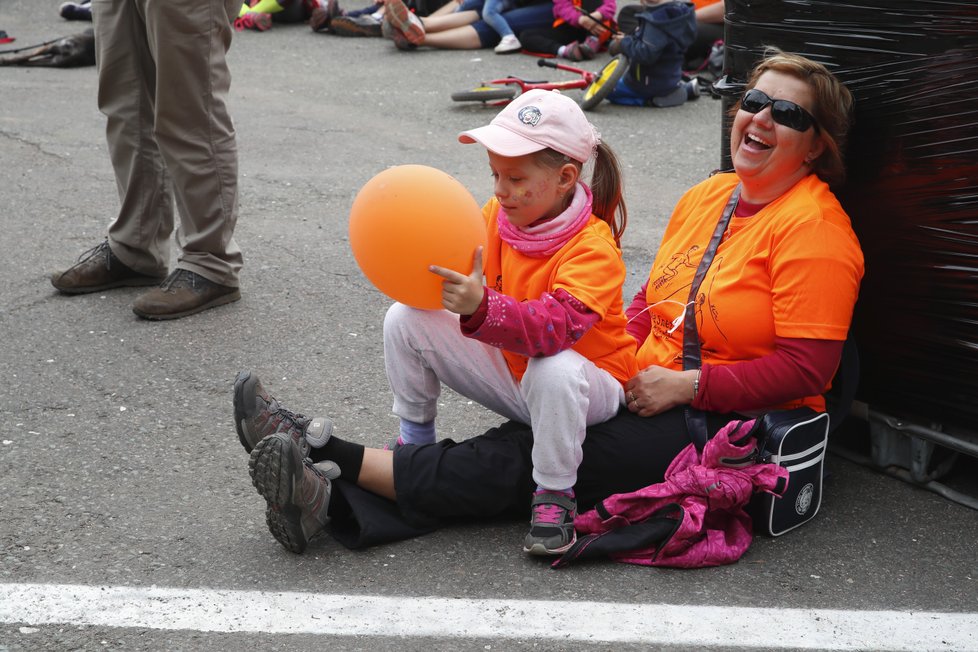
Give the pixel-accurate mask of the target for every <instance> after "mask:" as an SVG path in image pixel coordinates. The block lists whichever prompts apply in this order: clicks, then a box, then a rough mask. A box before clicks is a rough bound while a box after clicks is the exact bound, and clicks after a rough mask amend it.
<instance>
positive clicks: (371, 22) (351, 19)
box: [330, 15, 383, 36]
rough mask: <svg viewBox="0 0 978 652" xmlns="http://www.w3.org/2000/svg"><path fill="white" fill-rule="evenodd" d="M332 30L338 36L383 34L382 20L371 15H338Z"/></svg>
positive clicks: (331, 25)
mask: <svg viewBox="0 0 978 652" xmlns="http://www.w3.org/2000/svg"><path fill="white" fill-rule="evenodd" d="M330 31H332V32H333V33H334V34H336V35H337V36H383V30H382V28H381V23H380V21H379V20H377V19H376V18H374V17H373V16H370V15H362V16H337V17H336V18H334V19H333V22H331V23H330Z"/></svg>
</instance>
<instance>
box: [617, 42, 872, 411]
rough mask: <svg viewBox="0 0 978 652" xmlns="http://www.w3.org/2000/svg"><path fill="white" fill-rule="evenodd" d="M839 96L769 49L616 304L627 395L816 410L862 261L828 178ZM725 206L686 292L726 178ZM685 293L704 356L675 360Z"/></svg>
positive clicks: (840, 91)
mask: <svg viewBox="0 0 978 652" xmlns="http://www.w3.org/2000/svg"><path fill="white" fill-rule="evenodd" d="M851 106H852V97H851V95H850V94H849V92H848V90H847V89H846V88H845V86H843V85H842V84H840V83H839V82H838V81H837V80H836V79H835V77H833V76H832V75H831V73H829V71H828V70H827V69H826V68H825V67H824V66H822V65H821V64H818V63H815V62H813V61H810V60H808V59H805V58H804V57H800V56H797V55H792V54H786V53H783V52H780V51H771V52H770V53H769V56H768V57H767V58H765V60H764V61H762V62H761V63H760V64H759V65H758V66H757V67H756V68H755V70H754V71H753V73H752V75H751V78H750V80H749V81H748V83H747V91H746V92H745V94H744V96H743V99H742V100H741V102H740V104H739V105H738V106H737V107H735V108H734V110H733V115H732V118H733V120H732V127H731V133H730V152H731V159H732V161H733V167H734V171H733V172H732V173H726V174H717V175H714V176H713V177H711V178H710V179H708V180H706V181H704V182H702V183H700V184H698V185H697V186H695V187H694V188H692V189H691V190H689V191H688V192H687V193H686V195H685V196H684V197H683V198H682V199H681V200H680V201H679V203H678V205H677V206H676V208H675V211H674V212H673V215H672V218H671V219H670V221H669V224H668V226H667V227H666V231H665V234H664V235H663V239H662V244H661V245H660V247H659V251H658V255H657V257H656V260H655V262H654V263H653V265H652V271H651V274H650V276H649V280H648V282H647V283H646V284H645V286H643V288H642V289H641V290H640V291H639V293H638V294H637V295H636V297H635V299H634V301H633V303H632V305H631V306H630V308H629V310H628V315H629V318H630V319H631V320H632V321H631V322H630V324H629V332H630V333H631V334H632V336H633V337H635V338H636V340H637V341H639V342H641V344H640V345H639V351H638V361H639V368H640V369H643V371H641V372H640V373H639V374H638V375H637V376H635V378H633V379H632V380H631V381H629V383H628V384H627V385H626V387H625V390H626V398H627V399H628V408H629V410H631V411H632V412H634V413H636V414H638V415H640V416H652V415H655V414H659V413H661V412H663V411H665V410H668V409H670V408H673V407H675V406H678V405H684V404H692V405H693V407H695V408H698V409H700V410H704V411H709V412H717V413H725V412H737V413H750V412H752V411H767V410H770V409H773V408H792V407H799V406H802V405H807V406H809V407H811V408H813V409H815V410H819V411H822V410H824V409H825V402H824V399H823V397H822V394H823V393H824V392H825V390H826V389H827V388H828V385H829V382H830V380H831V379H832V376H833V374H834V373H835V369H836V367H837V366H838V363H839V359H840V357H841V354H842V345H843V343H844V341H845V339H846V336H847V334H848V329H849V322H850V320H851V318H852V309H853V305H854V304H855V301H856V295H857V293H858V289H859V282H860V280H861V278H862V273H863V259H862V252H861V251H860V248H859V243H858V241H857V240H856V236H855V234H854V233H853V231H852V228H851V226H850V223H849V217H848V216H847V215H846V214H845V212H844V211H843V209H842V207H841V206H840V205H839V202H838V200H837V199H836V198H835V195H834V194H833V193H832V190H831V186H832V185H836V184H839V183H841V182H842V181H843V180H844V176H845V172H844V166H843V161H842V156H841V150H842V148H843V146H844V144H845V138H846V133H847V130H848V125H849V112H850V109H851ZM738 187H739V188H740V198H739V200H737V203H736V207H735V208H734V211H733V215H732V218H731V219H730V221H729V225H728V226H727V228H726V230H725V231H724V233H723V236H722V239H721V240H720V245H719V247H718V248H717V249H716V254H715V258H714V260H713V263H712V264H711V266H710V268H709V270H708V271H707V273H706V276H705V277H704V278H703V280H702V282H701V284H700V286H699V290H698V292H697V294H696V296H695V298H693V297H689V296H688V293H689V288H690V284H691V282H692V279H693V274H694V273H695V271H696V266H697V264H698V262H699V260H700V258H701V257H702V252H703V250H704V249H705V248H706V246H707V244H708V243H709V241H710V238H711V236H712V235H713V232H714V229H715V227H716V226H717V221H718V218H719V217H720V215H721V214H722V213H723V211H724V207H725V205H726V204H727V202H728V200H729V199H730V197H731V195H732V193H733V192H734V189H735V188H738ZM691 300H692V301H694V302H695V311H694V312H695V315H696V328H697V331H698V333H699V336H700V344H701V358H702V361H703V366H702V368H701V369H698V370H690V371H683V370H682V369H683V366H682V358H683V350H682V347H683V328H682V327H681V326H680V324H679V322H680V320H681V319H682V318H683V316H684V315H685V314H686V312H685V310H686V304H687V302H689V301H691Z"/></svg>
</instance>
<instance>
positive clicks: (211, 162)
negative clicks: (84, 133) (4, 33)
mask: <svg viewBox="0 0 978 652" xmlns="http://www.w3.org/2000/svg"><path fill="white" fill-rule="evenodd" d="M240 8H241V0H93V2H92V18H93V22H94V25H95V44H96V48H97V54H96V57H97V65H98V80H99V82H98V105H99V109H100V110H101V111H102V113H104V114H105V116H106V117H107V118H108V123H107V125H106V136H107V140H108V145H109V156H110V157H111V160H112V167H113V168H114V170H115V176H116V183H117V186H118V190H119V197H120V199H121V202H122V206H121V208H120V210H119V214H118V216H117V217H116V219H115V220H114V221H113V222H112V224H111V225H110V226H109V233H108V237H109V245H110V247H111V248H112V251H113V253H114V254H115V255H116V256H118V257H119V259H121V260H122V262H123V263H125V264H126V265H127V266H129V267H131V268H132V269H134V270H136V271H138V272H142V273H144V274H153V275H159V274H162V273H163V272H164V271H165V270H166V268H167V265H168V262H169V249H168V248H169V239H170V234H171V233H172V232H173V227H174V219H173V208H174V207H173V203H174V200H175V201H176V208H177V210H178V211H179V213H180V226H179V228H178V229H177V235H176V240H177V245H178V246H179V247H180V250H181V251H180V254H179V257H178V266H179V267H181V268H183V269H189V270H190V271H193V272H196V273H198V274H200V275H201V276H204V277H206V278H207V279H209V280H211V281H214V282H216V283H220V284H221V285H228V286H237V285H238V273H239V271H240V269H241V264H242V259H241V251H240V249H238V245H237V244H236V243H235V241H234V237H233V234H234V225H235V221H236V220H237V215H238V153H237V145H236V142H235V135H234V126H233V125H232V123H231V116H230V115H229V114H228V110H227V94H228V89H229V88H230V85H231V74H230V72H229V71H228V66H227V61H226V59H225V54H226V53H227V50H228V47H230V45H231V34H232V31H233V30H232V27H231V21H232V20H233V18H234V17H235V16H237V13H238V10H239V9H240Z"/></svg>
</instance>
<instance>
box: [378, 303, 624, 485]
mask: <svg viewBox="0 0 978 652" xmlns="http://www.w3.org/2000/svg"><path fill="white" fill-rule="evenodd" d="M384 364H385V366H386V368H387V379H388V381H389V382H390V386H391V391H393V393H394V408H393V410H394V414H395V415H397V416H398V417H400V418H402V419H407V420H409V421H415V422H417V423H424V422H427V421H432V420H433V419H434V418H435V416H436V414H437V402H438V396H439V394H440V393H441V384H442V383H445V384H446V385H448V386H449V387H451V388H452V389H453V390H455V391H456V392H458V393H459V394H462V395H463V396H466V397H468V398H470V399H472V400H473V401H477V402H478V403H480V404H481V405H483V406H485V407H487V408H488V409H490V410H492V411H493V412H496V413H497V414H500V415H502V416H504V417H506V418H508V419H513V420H516V421H521V422H523V423H527V424H529V425H530V426H531V427H532V428H533V479H534V481H536V483H537V484H539V485H540V486H542V487H545V488H547V489H565V488H569V487H573V486H574V484H575V483H576V482H577V467H578V466H580V463H581V459H582V453H581V444H582V443H583V442H584V433H585V427H586V426H588V425H592V424H595V423H601V422H602V421H607V420H608V419H610V418H611V417H613V416H614V415H615V414H616V413H617V412H618V408H619V406H620V405H621V404H622V403H623V402H624V399H625V392H624V390H623V389H622V386H621V383H619V382H618V380H616V379H615V377H614V376H612V375H611V374H610V373H608V372H607V371H605V370H603V369H600V368H599V367H597V366H596V365H595V364H594V363H593V362H591V361H590V360H588V359H587V358H585V357H584V356H582V355H581V354H579V353H577V352H576V351H573V350H570V349H567V350H564V351H561V352H560V353H558V354H557V355H553V356H548V357H543V358H530V361H529V366H528V367H527V370H526V373H525V374H524V376H523V380H522V382H517V380H516V379H515V378H513V375H512V374H511V373H510V371H509V367H508V366H507V365H506V359H505V358H504V357H503V354H502V351H501V350H499V349H497V348H495V347H492V346H489V345H487V344H483V343H482V342H479V341H478V340H474V339H471V338H468V337H465V336H464V335H462V332H461V330H460V329H459V323H458V316H457V315H454V314H452V313H450V312H448V311H446V310H417V309H415V308H410V307H408V306H405V305H403V304H400V303H396V304H394V305H393V306H391V307H390V309H389V310H388V311H387V316H386V318H385V319H384Z"/></svg>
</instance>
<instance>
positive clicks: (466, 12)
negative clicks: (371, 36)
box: [383, 0, 553, 50]
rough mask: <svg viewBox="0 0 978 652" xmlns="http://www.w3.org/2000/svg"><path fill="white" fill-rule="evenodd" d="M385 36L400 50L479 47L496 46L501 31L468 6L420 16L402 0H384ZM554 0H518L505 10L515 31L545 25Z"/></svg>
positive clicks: (470, 48)
mask: <svg viewBox="0 0 978 652" xmlns="http://www.w3.org/2000/svg"><path fill="white" fill-rule="evenodd" d="M385 4H386V8H385V11H384V24H383V29H384V36H386V37H387V38H389V39H391V40H392V41H394V45H395V46H396V47H397V48H398V49H399V50H413V49H415V48H417V47H419V46H420V47H432V48H442V49H447V50H479V49H482V48H491V47H495V46H496V45H497V44H498V43H499V42H500V37H499V34H498V33H497V32H496V30H494V29H493V28H492V27H490V26H489V24H488V23H486V22H485V21H484V20H481V19H480V17H479V11H475V10H471V9H466V8H465V6H466V5H464V4H463V5H462V6H460V7H459V10H458V11H455V12H453V13H449V14H444V15H443V14H440V13H438V12H436V14H438V15H432V16H429V17H427V18H424V19H422V18H419V17H418V16H417V15H415V14H414V13H413V12H412V11H411V10H410V9H409V8H408V7H407V5H405V4H404V1H403V0H385ZM552 6H553V5H552V0H516V7H515V8H514V9H510V10H508V11H505V12H503V14H502V15H503V16H504V17H505V19H506V22H507V24H508V25H509V26H510V29H512V30H513V32H514V33H516V34H519V33H522V32H523V30H526V29H532V28H536V27H545V26H547V25H549V24H550V22H551V20H552V19H553V15H552V11H553V9H552Z"/></svg>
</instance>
